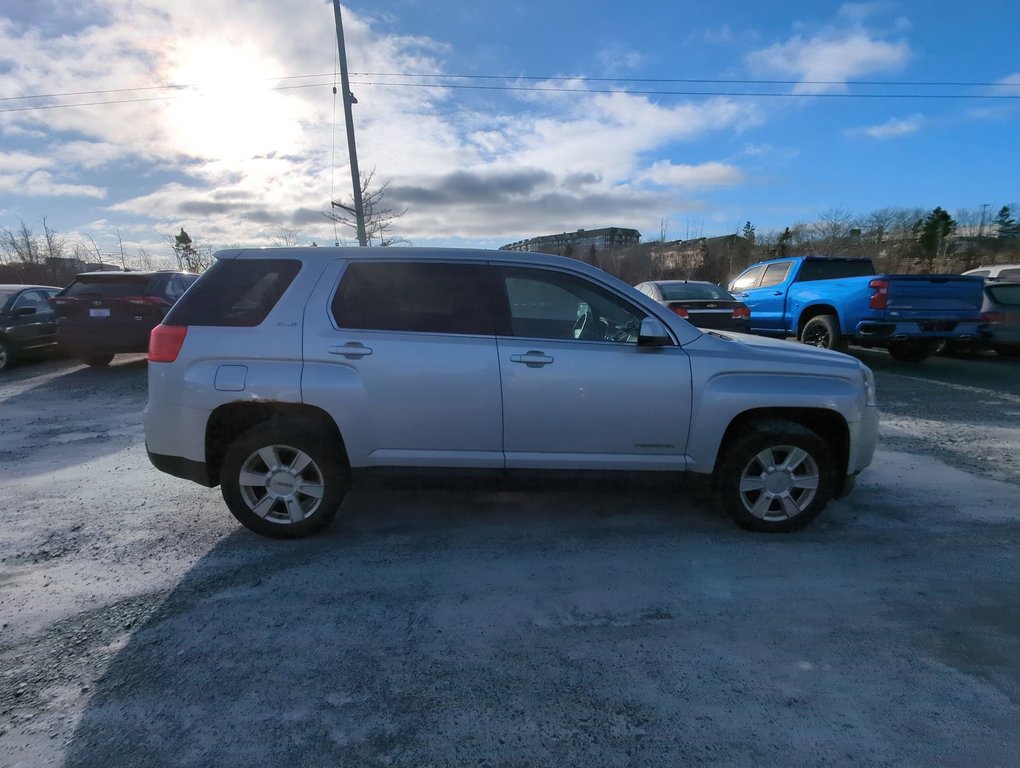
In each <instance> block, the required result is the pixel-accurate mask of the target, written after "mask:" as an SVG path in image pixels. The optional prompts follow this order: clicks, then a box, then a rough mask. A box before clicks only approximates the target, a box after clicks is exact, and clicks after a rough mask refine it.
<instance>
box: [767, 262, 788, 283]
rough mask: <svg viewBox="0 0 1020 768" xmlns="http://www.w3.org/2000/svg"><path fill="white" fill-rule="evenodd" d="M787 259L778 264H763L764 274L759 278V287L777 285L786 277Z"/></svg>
mask: <svg viewBox="0 0 1020 768" xmlns="http://www.w3.org/2000/svg"><path fill="white" fill-rule="evenodd" d="M790 264H791V262H789V261H781V262H779V263H778V264H768V265H766V266H765V274H764V275H763V276H762V278H761V286H760V287H761V288H768V287H769V286H771V285H779V284H780V283H781V282H783V281H784V280H785V279H786V275H787V273H788V272H789V271H790Z"/></svg>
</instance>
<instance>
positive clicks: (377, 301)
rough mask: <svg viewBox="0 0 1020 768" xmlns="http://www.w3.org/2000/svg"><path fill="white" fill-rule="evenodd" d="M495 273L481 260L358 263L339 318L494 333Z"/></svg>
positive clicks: (343, 286) (344, 323)
mask: <svg viewBox="0 0 1020 768" xmlns="http://www.w3.org/2000/svg"><path fill="white" fill-rule="evenodd" d="M489 275H491V272H490V271H489V268H488V267H485V266H483V265H480V264H432V263H417V264H416V263H409V262H354V263H352V264H349V265H348V266H347V269H346V270H344V276H343V278H342V279H341V280H340V287H339V289H338V290H337V292H336V295H335V296H334V297H333V305H332V309H333V318H334V319H335V320H336V322H337V325H339V326H340V327H341V328H358V329H361V330H378V331H416V332H423V333H466V334H476V335H484V336H494V335H495V333H496V329H495V314H496V313H495V310H494V308H493V302H492V290H491V288H490V287H489V285H490V282H489V280H490V277H489Z"/></svg>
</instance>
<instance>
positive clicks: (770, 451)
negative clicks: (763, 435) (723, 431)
mask: <svg viewBox="0 0 1020 768" xmlns="http://www.w3.org/2000/svg"><path fill="white" fill-rule="evenodd" d="M819 476H820V473H819V470H818V463H817V462H816V461H815V460H814V458H813V457H812V456H811V454H809V453H808V452H807V451H805V450H804V449H803V448H798V447H797V446H795V445H776V446H772V447H770V448H765V449H764V450H762V451H759V452H758V453H757V454H755V456H754V457H753V458H752V459H751V460H750V461H749V462H748V463H747V465H746V466H745V467H744V471H743V472H742V473H741V475H740V489H739V491H740V501H741V502H742V503H743V505H744V508H745V509H746V510H747V511H748V512H750V513H751V514H752V515H754V516H755V517H757V518H759V519H760V520H769V521H774V520H789V519H791V518H794V517H796V516H797V515H799V514H801V513H803V512H804V511H805V510H806V509H807V508H808V507H809V506H810V505H811V502H812V501H814V499H815V496H817V494H818V483H819Z"/></svg>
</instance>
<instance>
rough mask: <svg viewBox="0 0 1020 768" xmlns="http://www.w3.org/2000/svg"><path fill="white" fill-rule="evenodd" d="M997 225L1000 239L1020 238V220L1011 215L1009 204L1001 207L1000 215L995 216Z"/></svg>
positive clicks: (997, 235)
mask: <svg viewBox="0 0 1020 768" xmlns="http://www.w3.org/2000/svg"><path fill="white" fill-rule="evenodd" d="M995 226H996V229H997V230H998V232H997V234H996V237H998V238H999V239H1000V240H1018V239H1020V221H1017V220H1016V219H1014V218H1013V217H1012V216H1011V215H1010V210H1009V206H1008V205H1004V206H1002V208H1000V209H999V215H998V216H996V217H995Z"/></svg>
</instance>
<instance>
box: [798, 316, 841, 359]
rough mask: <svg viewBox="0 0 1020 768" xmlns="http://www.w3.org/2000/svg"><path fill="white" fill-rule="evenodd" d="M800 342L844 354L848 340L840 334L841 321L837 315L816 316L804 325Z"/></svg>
mask: <svg viewBox="0 0 1020 768" xmlns="http://www.w3.org/2000/svg"><path fill="white" fill-rule="evenodd" d="M800 340H801V341H802V342H804V343H805V344H811V345H813V346H816V347H822V348H823V349H834V350H836V351H837V352H842V351H843V350H845V349H846V348H847V341H846V338H845V337H844V336H843V334H842V333H840V330H839V320H838V318H836V316H835V315H815V316H814V317H812V318H811V319H810V320H808V321H807V322H806V323H805V324H804V328H803V329H802V330H801V332H800Z"/></svg>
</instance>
